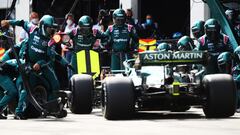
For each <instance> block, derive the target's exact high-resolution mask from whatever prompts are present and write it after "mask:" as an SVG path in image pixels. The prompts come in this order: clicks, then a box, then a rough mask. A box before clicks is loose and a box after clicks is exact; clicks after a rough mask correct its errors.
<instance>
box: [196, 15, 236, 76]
mask: <svg viewBox="0 0 240 135" xmlns="http://www.w3.org/2000/svg"><path fill="white" fill-rule="evenodd" d="M220 27H221V26H220V24H219V23H218V21H217V20H216V19H208V20H207V21H206V22H205V25H204V30H205V34H204V35H203V36H202V37H200V38H199V39H198V42H199V43H198V44H197V46H196V50H199V51H200V50H203V51H204V50H206V51H208V52H209V54H210V56H211V57H210V58H209V62H208V63H210V64H208V65H207V66H206V71H207V74H214V73H218V72H219V70H218V65H217V57H218V56H219V55H220V54H221V53H223V52H233V50H232V46H231V44H230V42H229V37H228V36H227V35H225V34H223V33H221V32H220V29H221V28H220Z"/></svg>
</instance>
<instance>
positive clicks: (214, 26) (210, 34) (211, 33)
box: [204, 18, 220, 41]
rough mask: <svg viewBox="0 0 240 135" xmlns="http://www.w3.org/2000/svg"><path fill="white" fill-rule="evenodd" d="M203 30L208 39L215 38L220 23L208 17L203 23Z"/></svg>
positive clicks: (216, 37) (217, 34) (217, 35)
mask: <svg viewBox="0 0 240 135" xmlns="http://www.w3.org/2000/svg"><path fill="white" fill-rule="evenodd" d="M204 30H205V33H206V36H207V38H208V39H209V40H212V41H214V40H217V39H218V37H219V34H220V24H219V22H218V21H217V20H216V19H213V18H211V19H208V20H207V21H206V22H205V24H204Z"/></svg>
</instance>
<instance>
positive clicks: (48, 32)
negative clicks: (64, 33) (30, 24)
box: [39, 15, 58, 38]
mask: <svg viewBox="0 0 240 135" xmlns="http://www.w3.org/2000/svg"><path fill="white" fill-rule="evenodd" d="M57 26H58V25H57V24H56V23H55V19H54V18H53V17H52V16H51V15H44V16H43V17H42V18H41V19H40V21H39V27H40V33H41V34H42V35H43V36H45V37H49V38H50V37H51V36H53V35H54V33H55V32H56V28H57Z"/></svg>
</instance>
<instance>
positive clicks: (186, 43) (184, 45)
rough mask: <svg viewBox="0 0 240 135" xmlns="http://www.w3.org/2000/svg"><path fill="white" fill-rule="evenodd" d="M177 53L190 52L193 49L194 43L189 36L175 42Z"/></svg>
mask: <svg viewBox="0 0 240 135" xmlns="http://www.w3.org/2000/svg"><path fill="white" fill-rule="evenodd" d="M177 48H178V50H179V51H191V50H193V48H194V42H193V40H192V39H191V38H190V37H189V36H183V37H181V38H180V39H179V40H178V42H177Z"/></svg>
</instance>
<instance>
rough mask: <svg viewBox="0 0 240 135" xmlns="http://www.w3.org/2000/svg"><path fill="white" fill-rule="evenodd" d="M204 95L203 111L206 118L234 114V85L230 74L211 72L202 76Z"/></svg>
mask: <svg viewBox="0 0 240 135" xmlns="http://www.w3.org/2000/svg"><path fill="white" fill-rule="evenodd" d="M203 88H204V93H205V95H206V99H205V102H204V104H203V111H204V113H205V115H206V117H208V118H225V117H230V116H232V115H234V113H235V109H236V103H237V102H236V87H235V84H234V80H233V78H232V76H231V75H228V74H213V75H206V76H204V78H203Z"/></svg>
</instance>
